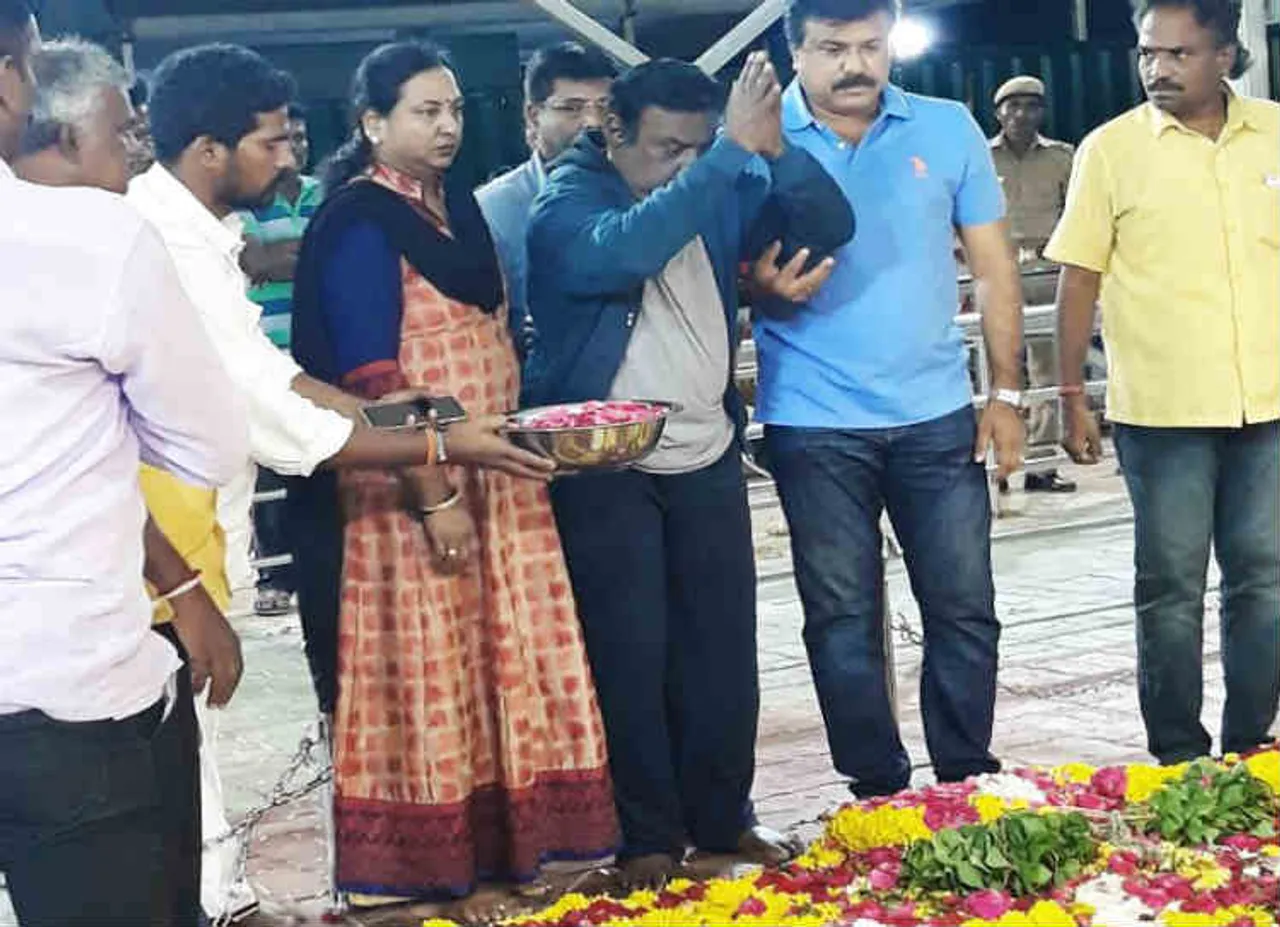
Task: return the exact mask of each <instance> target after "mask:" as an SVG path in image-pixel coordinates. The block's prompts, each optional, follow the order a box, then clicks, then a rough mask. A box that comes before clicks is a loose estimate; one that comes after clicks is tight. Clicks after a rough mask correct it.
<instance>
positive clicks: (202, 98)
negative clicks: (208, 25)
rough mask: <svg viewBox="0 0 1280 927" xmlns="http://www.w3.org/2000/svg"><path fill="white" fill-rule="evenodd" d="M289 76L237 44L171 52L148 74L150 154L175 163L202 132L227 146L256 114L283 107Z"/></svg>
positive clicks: (290, 88)
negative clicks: (152, 140) (153, 150)
mask: <svg viewBox="0 0 1280 927" xmlns="http://www.w3.org/2000/svg"><path fill="white" fill-rule="evenodd" d="M293 94H294V83H293V78H292V77H290V76H289V75H288V74H286V73H285V72H284V71H281V70H278V69H277V68H275V67H273V66H272V65H271V64H270V63H269V62H268V61H267V59H265V58H263V57H262V56H261V55H259V54H258V53H257V52H255V51H250V50H249V49H247V48H244V47H243V46H240V45H201V46H197V47H195V48H186V49H183V50H182V51H178V52H174V53H173V54H172V55H170V56H169V57H167V58H165V59H164V60H163V61H161V62H160V66H159V67H157V68H156V70H155V73H154V74H153V75H152V76H151V100H150V102H149V105H148V110H147V111H148V114H149V116H150V119H151V136H152V138H153V139H154V140H155V146H156V157H157V158H158V159H159V160H160V161H161V162H164V163H172V162H173V161H176V160H177V159H178V158H179V157H180V156H181V155H182V153H183V152H184V151H186V150H187V148H188V146H190V145H191V143H192V142H194V141H195V140H196V139H198V138H200V137H201V136H208V137H209V138H211V139H213V140H214V141H217V142H221V143H222V144H224V145H226V146H227V147H229V148H235V147H236V146H237V145H239V144H240V140H241V139H243V138H244V137H245V136H246V135H248V134H249V133H250V132H252V131H253V130H254V129H256V128H257V125H258V120H257V117H258V115H259V114H261V113H270V112H272V111H273V110H277V109H280V108H281V107H283V106H286V105H288V103H289V101H290V100H291V99H293Z"/></svg>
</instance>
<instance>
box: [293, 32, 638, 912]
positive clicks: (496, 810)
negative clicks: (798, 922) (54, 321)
mask: <svg viewBox="0 0 1280 927" xmlns="http://www.w3.org/2000/svg"><path fill="white" fill-rule="evenodd" d="M354 102H355V112H356V114H357V116H358V119H359V122H358V124H357V126H356V129H355V133H354V135H353V138H352V141H351V142H350V143H348V145H347V146H345V147H344V148H343V149H342V150H340V151H339V153H338V155H336V156H335V160H334V161H333V162H332V164H331V166H330V170H329V172H328V175H327V177H326V189H327V190H329V191H330V192H329V196H328V199H327V201H326V203H325V204H324V206H323V207H322V208H321V210H320V212H319V213H318V214H317V215H316V217H315V218H314V219H313V220H312V223H311V226H310V229H309V231H308V235H307V238H306V241H305V243H304V246H303V250H302V256H301V260H300V263H299V269H298V277H297V291H296V305H295V314H294V323H293V324H294V350H295V352H296V353H297V354H298V355H299V360H300V361H301V362H302V364H303V366H304V367H305V368H306V369H307V370H308V372H309V373H311V374H313V375H316V376H319V377H320V378H321V379H324V380H326V381H328V382H331V383H335V384H338V385H341V386H342V387H343V388H345V389H347V390H349V391H351V392H354V393H357V394H359V395H362V396H364V397H366V398H369V399H376V398H379V397H382V396H385V395H386V394H388V393H392V392H396V391H399V390H404V389H410V388H416V389H424V390H427V391H429V392H430V393H431V394H433V395H451V396H454V397H456V398H457V399H458V400H459V401H460V402H461V403H462V405H463V406H464V407H465V408H466V409H467V411H468V412H469V413H471V414H473V415H480V414H487V413H498V414H500V413H503V412H506V411H509V410H511V409H513V408H515V406H516V403H517V397H518V389H519V382H520V373H519V368H518V363H517V360H516V355H515V351H514V349H513V346H512V340H511V336H510V333H509V329H508V326H507V318H506V306H505V300H504V295H503V286H502V280H501V276H500V272H499V269H498V263H497V259H496V257H495V255H494V249H493V244H492V241H491V240H490V238H489V235H488V231H487V229H486V227H485V225H484V220H483V218H482V217H481V215H480V211H479V208H478V207H477V205H476V202H475V199H474V197H473V196H472V195H471V193H470V191H468V190H465V189H462V188H458V187H456V186H455V185H453V184H450V183H447V182H446V178H445V174H446V172H447V170H448V168H449V167H450V165H451V164H452V163H453V160H454V158H455V156H456V155H457V151H458V146H459V145H460V144H461V140H462V95H461V92H460V91H459V89H458V84H457V81H456V79H455V77H454V74H453V72H452V71H451V70H450V68H449V66H448V63H447V60H446V59H445V58H444V57H443V55H442V53H441V52H440V51H439V50H438V49H436V48H434V47H433V46H430V45H426V44H423V43H417V42H404V43H397V44H394V45H388V46H383V47H382V48H380V49H378V50H377V51H375V52H373V53H372V54H371V55H370V56H369V57H368V58H366V59H365V61H364V62H363V63H362V64H361V65H360V69H359V71H358V72H357V74H356V81H355V101H354ZM444 444H445V452H446V454H447V451H448V441H447V435H446V440H445V442H444ZM336 486H337V495H338V504H339V508H340V512H341V515H342V523H343V534H344V540H343V567H342V581H341V583H342V585H341V605H340V611H339V620H338V626H339V628H338V674H337V683H338V696H337V706H336V711H335V717H334V754H335V755H334V783H335V808H334V810H335V823H336V831H337V880H338V886H339V888H340V889H342V890H345V891H348V892H353V893H359V894H364V895H382V896H392V897H396V898H413V899H422V898H440V897H453V898H458V897H463V896H466V895H468V894H469V893H471V892H473V891H474V890H475V889H476V887H477V886H478V885H480V884H481V883H508V882H528V881H531V880H534V879H535V878H537V876H538V872H539V868H540V866H541V865H542V864H543V863H544V862H546V861H548V860H553V859H565V858H575V859H596V858H601V857H604V856H607V855H608V854H609V853H610V852H612V849H613V847H614V846H615V844H616V841H617V824H616V819H615V814H614V809H613V797H612V791H611V788H610V783H609V778H608V772H607V757H606V754H605V746H604V744H605V741H604V732H603V728H602V726H601V721H600V714H599V710H598V708H597V705H596V699H595V692H594V689H593V686H592V682H591V676H590V671H589V669H588V665H587V660H586V656H585V651H584V649H583V644H582V640H581V636H580V632H579V628H578V622H577V617H576V614H575V609H574V602H573V597H572V592H571V588H570V584H569V579H568V576H567V573H566V569H565V564H564V559H563V556H562V554H561V549H560V540H559V537H558V535H557V534H556V528H555V522H554V520H553V518H552V515H551V509H550V506H549V503H548V499H547V493H546V489H545V487H543V486H541V485H539V484H536V483H533V482H522V481H520V480H516V479H512V478H510V477H507V476H504V475H501V474H496V473H491V472H487V471H478V470H469V469H462V468H457V467H451V466H447V465H446V466H437V467H434V468H422V469H419V470H416V471H402V472H386V471H372V472H363V473H351V474H346V473H344V474H342V475H341V476H340V477H338V479H337V482H336ZM320 521H321V522H322V521H323V519H321V520H320Z"/></svg>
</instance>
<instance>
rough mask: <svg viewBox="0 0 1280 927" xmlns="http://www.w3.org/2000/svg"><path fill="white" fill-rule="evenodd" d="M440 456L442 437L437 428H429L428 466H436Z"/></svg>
mask: <svg viewBox="0 0 1280 927" xmlns="http://www.w3.org/2000/svg"><path fill="white" fill-rule="evenodd" d="M439 458H440V437H439V434H438V433H437V432H436V431H435V429H427V466H428V467H434V466H435V465H436V464H437V463H438V462H439Z"/></svg>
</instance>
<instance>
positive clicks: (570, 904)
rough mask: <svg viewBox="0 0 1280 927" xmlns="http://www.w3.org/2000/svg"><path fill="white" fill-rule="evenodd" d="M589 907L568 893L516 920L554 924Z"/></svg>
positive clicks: (577, 895)
mask: <svg viewBox="0 0 1280 927" xmlns="http://www.w3.org/2000/svg"><path fill="white" fill-rule="evenodd" d="M590 906H591V899H590V898H588V897H587V896H586V895H583V894H580V893H579V892H569V893H568V894H567V895H561V896H560V898H559V899H558V900H557V901H556V903H555V904H553V905H551V906H550V907H549V908H543V909H542V910H541V911H539V912H538V913H537V914H535V915H533V916H531V917H530V916H521V917H519V918H517V920H519V922H520V923H522V924H554V923H555V922H556V921H558V920H560V919H561V918H563V917H564V916H565V915H566V914H569V913H571V912H573V911H581V910H583V909H585V908H589V907H590ZM452 923H453V922H452V921H443V922H442V923H441V924H433V925H431V927H443V925H444V924H452Z"/></svg>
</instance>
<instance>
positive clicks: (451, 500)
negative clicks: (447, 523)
mask: <svg viewBox="0 0 1280 927" xmlns="http://www.w3.org/2000/svg"><path fill="white" fill-rule="evenodd" d="M461 501H462V490H460V489H458V488H456V487H455V488H454V489H453V490H452V491H451V492H450V493H449V496H448V498H446V499H445V500H444V501H443V502H437V503H436V504H435V505H424V506H422V508H420V509H418V514H419V515H421V516H422V517H423V518H427V517H429V516H431V515H438V514H440V513H441V512H447V511H448V510H449V509H451V508H453V507H454V506H456V505H457V504H458V503H459V502H461Z"/></svg>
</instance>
